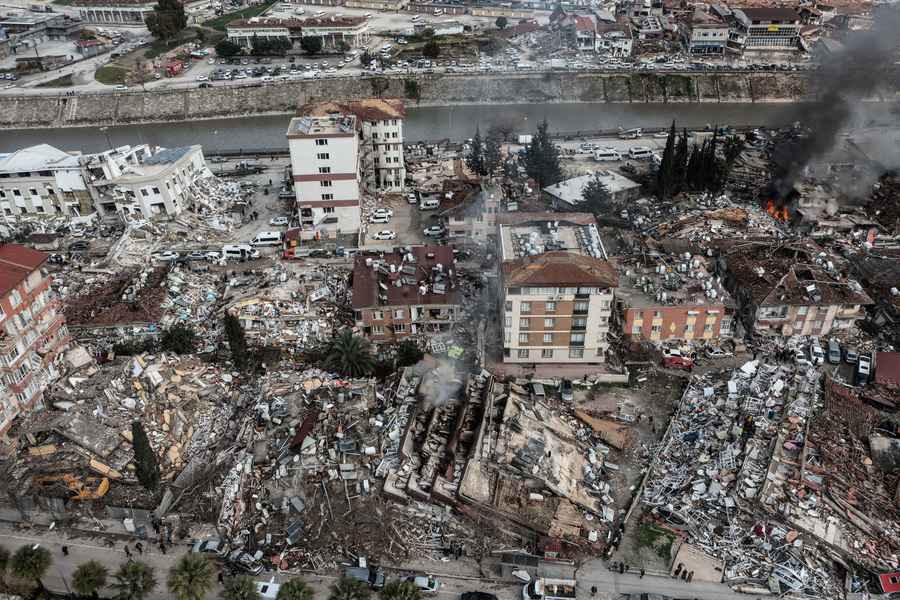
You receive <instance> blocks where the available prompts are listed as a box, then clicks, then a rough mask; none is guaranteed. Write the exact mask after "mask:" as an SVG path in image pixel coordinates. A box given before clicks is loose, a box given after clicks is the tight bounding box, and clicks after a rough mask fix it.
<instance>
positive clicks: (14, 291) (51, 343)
mask: <svg viewBox="0 0 900 600" xmlns="http://www.w3.org/2000/svg"><path fill="white" fill-rule="evenodd" d="M46 260H47V255H46V254H44V253H43V252H38V251H37V250H32V249H31V248H28V247H25V246H20V245H18V244H0V435H3V434H4V433H6V432H7V431H8V430H9V427H10V425H11V424H12V421H13V419H15V418H16V417H17V416H19V415H21V414H23V413H27V412H29V411H31V410H34V409H39V408H41V407H42V406H43V394H44V390H45V389H46V387H47V386H48V385H49V384H50V383H51V382H52V381H53V380H54V379H56V377H58V375H59V372H58V370H57V366H58V365H59V363H60V361H61V360H62V353H63V352H64V351H65V349H66V348H67V346H68V344H69V343H70V341H71V338H70V336H69V332H68V330H67V328H66V324H65V319H64V318H63V315H62V313H59V312H57V309H58V307H59V305H58V301H57V299H56V298H55V296H54V294H53V291H52V290H51V289H50V283H51V280H50V277H49V276H48V275H47V274H46V273H45V272H44V271H43V269H42V266H43V265H44V262H45V261H46Z"/></svg>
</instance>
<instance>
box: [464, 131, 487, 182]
mask: <svg viewBox="0 0 900 600" xmlns="http://www.w3.org/2000/svg"><path fill="white" fill-rule="evenodd" d="M466 165H468V167H469V170H470V171H472V172H473V173H474V174H476V175H484V174H485V170H484V142H483V141H482V139H481V128H480V127H476V128H475V137H473V138H472V150H471V152H469V156H467V157H466Z"/></svg>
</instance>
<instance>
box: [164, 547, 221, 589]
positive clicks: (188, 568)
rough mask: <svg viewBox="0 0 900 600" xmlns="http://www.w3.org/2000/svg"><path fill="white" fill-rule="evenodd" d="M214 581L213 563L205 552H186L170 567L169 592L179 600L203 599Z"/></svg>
mask: <svg viewBox="0 0 900 600" xmlns="http://www.w3.org/2000/svg"><path fill="white" fill-rule="evenodd" d="M212 582H213V568H212V563H210V562H209V559H208V558H206V556H204V555H203V554H184V555H182V556H181V558H179V559H178V562H177V563H175V564H174V565H173V566H172V568H171V569H169V581H168V584H169V585H168V587H169V592H171V593H172V594H174V595H175V597H176V598H177V599H178V600H202V598H203V597H204V596H206V593H207V592H208V591H209V590H210V588H211V587H212Z"/></svg>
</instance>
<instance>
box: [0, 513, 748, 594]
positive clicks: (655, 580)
mask: <svg viewBox="0 0 900 600" xmlns="http://www.w3.org/2000/svg"><path fill="white" fill-rule="evenodd" d="M24 544H41V545H42V546H43V547H45V548H47V549H49V550H50V551H51V552H52V554H53V558H54V561H53V566H52V567H51V568H50V572H49V573H48V574H47V577H46V579H45V582H44V583H45V585H46V586H47V587H48V588H49V589H51V590H54V591H59V592H64V591H66V590H67V589H68V586H69V581H70V579H71V575H72V572H73V571H74V570H75V568H76V567H77V566H78V565H79V564H81V563H83V562H85V561H87V560H97V561H99V562H100V563H102V564H103V565H105V566H106V567H107V568H109V569H110V571H114V570H116V569H117V568H118V567H119V566H120V565H121V564H122V563H123V562H124V561H125V560H126V556H125V552H124V544H123V543H122V542H116V543H115V545H114V546H113V547H110V546H109V545H108V542H106V541H105V540H104V539H102V538H101V537H100V536H90V535H88V534H83V535H78V536H74V537H71V538H70V537H68V536H67V535H66V533H65V532H62V531H59V530H54V531H48V530H46V529H43V528H35V529H32V530H18V529H16V528H15V527H14V526H13V525H12V524H10V523H0V545H3V546H5V547H7V548H8V549H10V550H15V549H16V548H17V547H19V546H21V545H24ZM63 544H66V545H68V547H69V556H63V555H62V552H61V549H60V548H61V546H62V545H63ZM132 548H133V544H132ZM186 551H187V547H186V546H178V547H171V548H170V549H169V550H168V552H167V554H165V555H163V554H161V553H160V552H159V549H158V548H156V547H152V546H151V547H148V548H147V549H145V553H144V555H143V556H141V557H140V559H141V560H142V561H144V562H146V563H148V564H149V565H151V566H152V567H153V568H154V569H155V570H156V574H157V579H158V580H159V582H160V585H159V587H158V588H157V590H156V591H155V592H154V593H153V594H152V595H151V596H150V600H157V599H158V600H163V599H168V598H169V597H170V596H169V594H168V593H167V592H166V591H165V579H166V574H167V572H168V569H169V568H170V567H171V566H172V565H173V564H174V563H175V561H176V560H177V559H178V557H179V555H181V554H183V553H184V552H186ZM453 565H454V563H453V561H450V562H444V563H434V567H433V571H432V572H433V573H435V574H436V575H437V576H438V577H439V578H440V579H441V581H442V588H441V591H440V593H439V596H441V597H442V598H444V599H447V600H449V599H450V598H455V597H457V596H458V595H459V594H460V593H461V592H464V591H472V590H479V591H489V592H491V593H493V594H496V595H497V596H498V597H499V598H500V600H517V599H518V598H519V597H521V584H516V583H507V582H496V581H492V580H478V579H473V578H463V577H458V578H457V577H454V575H453V572H454V571H453V568H454V567H453ZM401 574H404V573H402V572H400V571H394V572H393V573H389V577H391V576H399V575H401ZM552 574H553V573H547V575H552ZM298 575H299V576H301V577H302V578H303V579H304V580H305V581H306V582H308V583H309V584H310V585H311V586H312V587H313V588H314V590H315V592H316V597H326V596H327V593H328V588H329V586H330V585H331V584H332V583H333V581H334V579H335V577H334V576H333V575H320V574H310V573H303V574H298V573H266V574H263V575H261V576H259V577H257V580H259V581H268V580H271V579H272V578H273V577H274V580H275V581H277V582H283V581H286V580H288V579H290V578H292V577H296V576H298ZM559 575H561V576H563V575H565V574H564V573H562V572H560V573H559ZM577 579H578V598H579V600H590V599H591V593H590V589H591V586H596V587H597V588H598V594H597V596H595V597H594V599H593V600H615V599H617V598H619V597H620V595H621V594H626V593H639V592H649V593H657V594H667V595H670V596H673V597H676V598H697V599H700V600H747V598H748V597H747V596H746V595H742V594H738V593H736V592H733V591H732V590H731V589H730V588H728V587H727V586H724V585H721V584H712V583H703V582H696V581H695V582H692V583H685V582H682V581H675V580H672V579H670V578H667V577H652V576H646V577H644V578H643V579H641V578H639V577H638V576H637V575H628V574H626V575H620V574H618V573H612V572H610V571H609V570H608V569H607V568H606V566H605V565H604V563H603V562H602V561H599V560H597V561H591V562H588V563H587V564H585V565H584V566H582V567H581V569H579V571H578V575H577ZM220 592H221V590H220V588H219V587H218V586H216V587H215V588H214V590H213V594H211V595H210V597H215V596H219V595H220Z"/></svg>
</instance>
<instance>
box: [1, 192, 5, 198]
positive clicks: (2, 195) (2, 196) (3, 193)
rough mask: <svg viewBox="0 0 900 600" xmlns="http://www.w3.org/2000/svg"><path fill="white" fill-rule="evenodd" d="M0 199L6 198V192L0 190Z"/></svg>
mask: <svg viewBox="0 0 900 600" xmlns="http://www.w3.org/2000/svg"><path fill="white" fill-rule="evenodd" d="M0 198H6V192H4V191H3V190H0Z"/></svg>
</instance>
